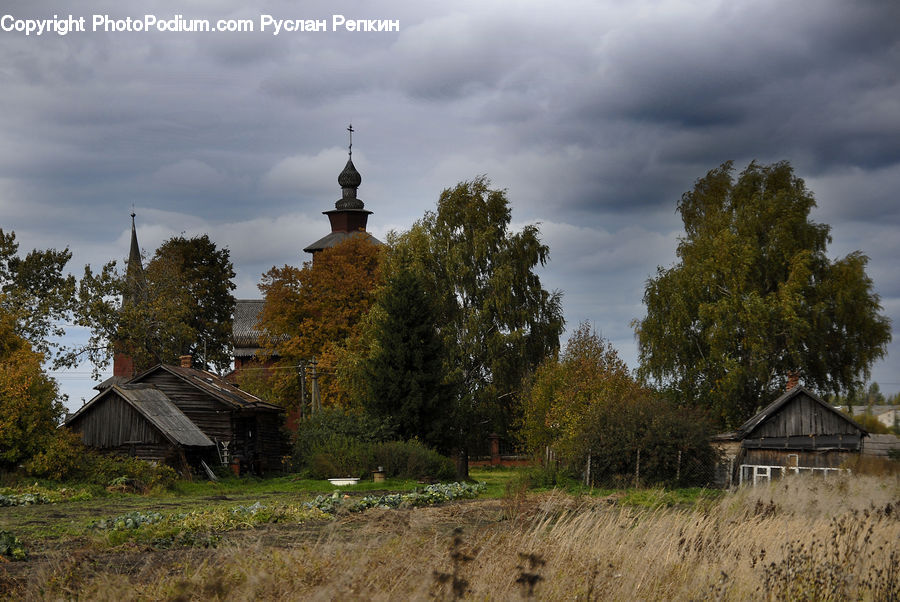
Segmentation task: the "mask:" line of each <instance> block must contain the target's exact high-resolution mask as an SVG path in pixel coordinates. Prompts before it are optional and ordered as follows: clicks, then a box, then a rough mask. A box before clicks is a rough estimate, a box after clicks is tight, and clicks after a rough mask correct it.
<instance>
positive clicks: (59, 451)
mask: <svg viewBox="0 0 900 602" xmlns="http://www.w3.org/2000/svg"><path fill="white" fill-rule="evenodd" d="M25 472H26V474H28V475H29V476H33V477H38V478H44V479H52V480H54V481H78V482H81V483H88V484H94V485H100V486H103V487H106V486H108V485H110V484H111V483H112V482H113V481H114V480H117V479H120V480H122V479H125V480H130V481H131V482H132V483H134V485H135V488H136V489H141V490H149V489H157V488H163V489H168V488H170V487H172V486H173V485H174V484H175V481H176V480H178V473H176V472H175V471H174V470H173V469H172V468H171V467H169V466H166V465H164V464H159V465H156V464H151V463H150V462H145V461H144V460H139V459H138V458H129V457H125V456H117V455H105V454H101V453H98V452H96V451H92V450H90V449H88V448H86V447H85V446H84V444H82V443H81V438H80V436H79V435H78V434H77V433H73V432H71V431H68V430H66V429H59V430H58V431H57V432H56V434H55V435H54V437H53V439H52V440H51V441H50V444H49V445H48V446H47V447H46V449H44V450H43V451H41V452H40V453H38V454H36V455H35V456H34V457H33V458H32V459H31V460H30V461H29V462H27V463H26V464H25Z"/></svg>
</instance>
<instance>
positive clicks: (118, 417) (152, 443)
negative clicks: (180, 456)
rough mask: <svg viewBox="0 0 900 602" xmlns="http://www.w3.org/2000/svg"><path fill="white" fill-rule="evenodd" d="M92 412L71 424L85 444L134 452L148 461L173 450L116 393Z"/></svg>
mask: <svg viewBox="0 0 900 602" xmlns="http://www.w3.org/2000/svg"><path fill="white" fill-rule="evenodd" d="M89 410H90V411H87V412H85V414H83V415H82V416H79V417H78V418H77V419H76V420H75V421H74V422H72V423H71V424H70V425H69V428H71V429H72V430H73V431H75V432H78V433H81V439H82V441H83V442H84V444H85V445H87V446H89V447H93V448H96V449H101V450H108V451H115V452H119V453H122V454H125V455H130V454H131V453H132V452H134V455H135V456H136V457H138V458H142V459H146V460H162V459H164V458H167V457H169V456H171V455H172V454H173V453H174V446H173V445H172V444H171V443H169V441H168V440H166V438H165V437H163V436H162V434H161V433H160V432H159V431H158V430H157V429H156V427H154V426H153V425H152V424H150V423H149V422H148V421H147V419H146V418H144V417H143V416H141V415H140V414H139V413H138V412H137V410H135V409H134V408H132V407H131V406H130V405H129V404H128V403H127V402H126V401H124V400H123V399H121V398H120V397H118V396H116V395H108V396H107V397H106V398H105V399H101V400H99V403H97V404H95V405H94V407H92V408H89Z"/></svg>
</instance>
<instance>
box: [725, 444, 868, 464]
mask: <svg viewBox="0 0 900 602" xmlns="http://www.w3.org/2000/svg"><path fill="white" fill-rule="evenodd" d="M793 455H796V456H797V458H796V462H795V458H794V457H793ZM856 455H857V454H856V453H855V452H850V451H838V450H827V451H782V450H772V449H747V450H744V453H743V455H742V457H741V458H740V463H741V464H761V465H764V466H805V467H809V468H838V467H839V466H840V465H841V464H843V463H844V462H845V461H847V460H849V459H850V458H852V457H854V456H856Z"/></svg>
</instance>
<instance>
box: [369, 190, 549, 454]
mask: <svg viewBox="0 0 900 602" xmlns="http://www.w3.org/2000/svg"><path fill="white" fill-rule="evenodd" d="M510 219H511V213H510V206H509V201H508V199H507V197H506V192H505V191H503V190H496V189H491V183H490V180H488V179H487V178H486V177H478V178H475V179H474V180H472V181H469V182H461V183H459V184H457V185H456V186H455V187H454V188H448V189H446V190H444V191H443V192H442V193H441V195H440V198H439V199H438V203H437V209H436V210H435V211H433V212H431V211H430V212H428V213H426V214H425V217H424V218H423V219H422V220H420V221H418V222H416V224H414V226H413V227H412V228H411V229H410V231H409V232H406V233H404V234H403V235H402V236H401V237H400V238H399V240H397V241H395V245H394V246H395V247H396V250H395V251H394V252H392V253H391V257H392V259H391V260H389V263H388V266H387V268H386V270H387V271H388V272H390V271H392V269H393V266H392V262H393V261H394V259H393V258H398V259H399V260H402V261H407V260H409V261H410V262H411V263H410V265H411V266H412V268H413V269H415V270H417V271H418V273H419V274H420V275H421V276H422V277H423V282H424V283H425V284H426V292H427V294H428V296H429V297H430V298H431V300H432V302H433V303H434V307H435V311H436V313H437V327H438V330H439V332H440V334H441V337H442V338H443V341H444V345H445V348H446V350H447V354H448V360H447V362H446V365H447V368H448V381H449V382H450V383H453V384H454V386H455V387H456V391H457V397H456V400H455V404H456V408H455V415H456V416H458V417H459V421H458V423H457V424H456V425H455V428H454V430H453V434H454V437H455V438H456V440H457V445H459V446H460V448H461V451H462V453H463V454H464V455H465V454H466V453H467V450H468V446H469V445H470V444H472V443H473V442H477V441H480V440H483V439H484V436H485V435H486V434H487V433H489V432H491V431H497V432H500V433H510V432H511V431H512V430H513V425H514V423H515V422H516V420H517V414H518V409H519V394H520V386H521V382H522V378H523V376H524V375H525V374H526V373H527V372H529V371H530V370H533V369H534V368H535V367H536V366H537V365H538V364H539V363H540V361H541V360H542V359H543V358H544V357H546V356H547V355H548V354H551V353H553V352H554V351H555V350H556V349H558V347H559V335H560V333H561V332H562V328H563V318H562V311H561V308H560V298H561V295H560V293H558V292H552V293H551V292H548V291H546V290H544V288H543V287H542V285H541V281H540V277H539V276H538V275H537V273H536V271H535V270H536V268H537V267H538V266H542V265H544V264H545V263H546V261H547V260H548V258H549V248H548V247H547V245H545V244H543V243H542V242H541V240H540V236H539V231H538V228H537V226H535V225H528V226H525V227H524V228H523V229H522V230H521V231H519V232H511V231H510V230H509V224H510ZM464 464H465V463H464V462H460V468H461V469H462V468H464Z"/></svg>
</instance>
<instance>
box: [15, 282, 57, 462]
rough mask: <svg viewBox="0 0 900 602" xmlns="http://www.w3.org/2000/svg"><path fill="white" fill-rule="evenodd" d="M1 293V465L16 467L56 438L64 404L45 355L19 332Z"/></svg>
mask: <svg viewBox="0 0 900 602" xmlns="http://www.w3.org/2000/svg"><path fill="white" fill-rule="evenodd" d="M4 301H5V298H4V295H3V294H2V293H0V468H3V469H6V470H8V469H11V468H15V467H16V466H17V465H18V464H19V463H21V462H23V461H25V460H27V459H29V458H31V457H32V456H34V455H35V454H36V453H38V452H39V451H41V450H42V449H43V448H44V447H45V446H46V445H47V444H48V442H49V441H50V440H51V439H52V438H53V436H54V433H55V431H56V426H57V424H58V423H59V420H60V418H61V417H62V415H63V412H64V408H63V406H62V403H60V401H59V395H58V392H57V385H56V381H54V380H53V379H52V378H50V377H49V376H47V374H46V373H44V371H43V369H42V367H41V363H42V361H43V356H42V355H41V354H40V353H37V352H36V351H34V350H33V349H32V347H31V344H30V343H29V342H28V341H27V340H25V339H24V338H23V337H22V336H20V335H19V334H18V333H17V330H18V324H17V323H16V320H15V319H14V317H13V315H12V314H10V313H9V312H8V311H6V310H5V309H3V307H4V306H3V302H4Z"/></svg>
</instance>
